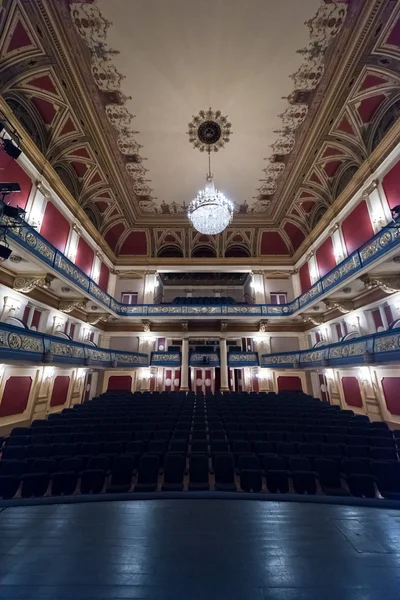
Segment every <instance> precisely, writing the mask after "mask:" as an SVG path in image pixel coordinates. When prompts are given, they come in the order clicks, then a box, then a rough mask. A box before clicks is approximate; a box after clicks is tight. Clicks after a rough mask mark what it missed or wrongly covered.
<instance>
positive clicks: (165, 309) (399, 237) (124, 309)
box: [0, 217, 400, 319]
mask: <svg viewBox="0 0 400 600" xmlns="http://www.w3.org/2000/svg"><path fill="white" fill-rule="evenodd" d="M2 223H3V224H4V225H7V224H8V223H7V219H6V218H5V217H2V218H1V219H0V225H1V224H2ZM21 224H22V225H21V226H20V227H18V228H13V227H11V228H10V229H8V231H7V235H8V236H9V238H10V240H11V241H13V242H15V243H17V244H18V245H20V246H21V247H22V248H23V249H24V250H25V251H28V252H29V253H30V254H31V255H32V256H34V257H35V258H36V259H39V260H40V261H41V262H43V265H44V266H45V267H46V268H48V267H50V268H51V269H52V270H53V271H55V272H56V273H57V274H58V275H60V276H61V277H63V278H64V279H67V280H68V281H70V282H71V283H72V284H74V285H75V286H76V287H77V288H79V289H80V290H81V291H82V292H83V293H84V295H85V296H87V297H89V298H91V299H92V300H94V301H95V302H97V304H99V305H101V306H102V307H103V308H105V309H107V310H108V311H111V312H112V313H113V314H114V315H116V316H120V317H139V318H143V317H148V318H151V317H154V318H156V317H172V318H182V317H183V318H188V317H192V318H202V319H203V318H208V317H210V318H212V319H215V318H223V319H225V318H230V317H233V318H235V317H236V318H238V317H239V318H247V317H248V318H253V319H254V318H263V317H268V318H271V317H272V318H274V317H284V316H292V315H295V314H297V313H298V312H300V311H302V310H304V308H305V307H306V306H308V305H309V304H311V303H313V302H315V301H316V300H317V299H319V298H321V297H322V296H325V295H326V294H327V293H328V292H331V291H332V290H333V289H334V288H336V287H338V286H342V285H343V283H345V282H346V281H348V280H350V279H351V278H353V277H354V276H358V275H360V274H361V273H362V272H364V271H366V269H367V267H370V266H371V265H373V264H374V263H377V262H378V261H380V260H381V259H382V258H385V257H387V256H388V255H389V254H390V253H391V252H392V251H394V250H396V249H397V248H398V246H399V245H400V219H398V220H397V221H396V222H391V223H390V224H389V225H387V226H386V227H384V228H382V229H381V230H380V231H379V232H378V233H377V234H376V235H374V236H373V237H372V238H371V239H370V240H369V241H368V242H366V243H365V244H364V245H363V246H361V247H360V248H359V249H358V250H355V251H354V252H353V253H352V254H350V255H349V256H348V257H347V258H345V259H344V260H343V261H342V262H341V263H339V264H338V265H337V266H336V267H335V268H334V269H332V270H331V271H330V272H329V273H327V274H326V275H324V277H322V278H321V279H319V280H318V281H317V282H316V283H315V284H314V285H313V286H312V287H311V288H310V289H309V290H308V291H307V292H305V293H304V294H301V295H300V296H299V297H298V298H295V300H293V301H292V302H290V303H288V304H279V305H276V304H253V305H245V304H230V303H229V304H225V305H219V304H218V305H212V304H204V305H198V304H186V305H183V304H122V303H121V302H118V301H117V300H116V299H115V298H113V297H112V296H110V295H109V294H107V293H106V292H104V291H103V290H102V289H101V288H100V287H99V286H98V285H97V284H96V283H95V282H94V281H93V280H92V279H90V277H88V276H87V275H86V274H85V273H83V272H82V271H81V270H80V269H79V268H78V267H76V266H75V265H74V264H73V263H72V262H71V261H70V260H69V259H68V258H67V257H66V256H64V254H62V253H61V252H59V251H58V250H57V249H56V248H55V247H54V246H52V245H51V244H50V243H49V242H47V241H46V240H45V239H44V238H43V237H42V236H41V235H40V233H38V232H37V231H36V230H35V229H34V228H33V227H31V226H30V225H28V224H27V223H25V222H24V221H21Z"/></svg>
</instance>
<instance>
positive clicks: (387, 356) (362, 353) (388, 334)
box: [260, 328, 400, 369]
mask: <svg viewBox="0 0 400 600" xmlns="http://www.w3.org/2000/svg"><path fill="white" fill-rule="evenodd" d="M399 361H400V328H398V329H392V330H389V331H383V332H381V333H374V334H373V335H366V336H363V337H359V338H355V339H352V340H349V341H346V342H339V343H337V344H329V345H328V346H322V347H319V348H314V349H311V350H301V351H299V352H278V353H277V354H263V355H262V356H261V360H260V366H261V367H264V368H269V369H310V368H320V367H325V368H326V367H340V366H353V365H354V366H357V365H358V366H359V365H370V364H387V363H395V362H399Z"/></svg>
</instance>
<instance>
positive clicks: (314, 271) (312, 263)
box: [308, 252, 319, 284]
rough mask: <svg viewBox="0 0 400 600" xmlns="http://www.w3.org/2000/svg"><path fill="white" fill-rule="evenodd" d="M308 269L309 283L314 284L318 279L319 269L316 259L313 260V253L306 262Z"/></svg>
mask: <svg viewBox="0 0 400 600" xmlns="http://www.w3.org/2000/svg"><path fill="white" fill-rule="evenodd" d="M308 269H309V271H310V279H311V283H312V284H314V283H315V282H316V281H318V279H319V269H318V264H317V259H316V258H315V254H314V252H312V253H311V255H310V256H309V260H308Z"/></svg>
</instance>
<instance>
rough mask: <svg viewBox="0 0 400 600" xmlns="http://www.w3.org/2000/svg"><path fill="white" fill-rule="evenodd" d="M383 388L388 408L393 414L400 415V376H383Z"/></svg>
mask: <svg viewBox="0 0 400 600" xmlns="http://www.w3.org/2000/svg"><path fill="white" fill-rule="evenodd" d="M382 388H383V393H384V395H385V402H386V408H387V409H388V411H389V412H390V413H391V414H392V415H400V394H399V389H400V377H383V379H382Z"/></svg>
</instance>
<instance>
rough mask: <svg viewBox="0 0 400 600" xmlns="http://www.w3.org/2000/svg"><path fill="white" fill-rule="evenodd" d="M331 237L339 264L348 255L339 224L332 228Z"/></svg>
mask: <svg viewBox="0 0 400 600" xmlns="http://www.w3.org/2000/svg"><path fill="white" fill-rule="evenodd" d="M331 237H332V244H333V252H334V254H335V259H336V264H337V265H338V264H339V263H340V262H342V260H344V259H345V258H346V256H347V249H346V244H345V243H344V239H343V233H342V230H341V229H340V227H339V225H335V227H334V228H333V230H332V233H331Z"/></svg>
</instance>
